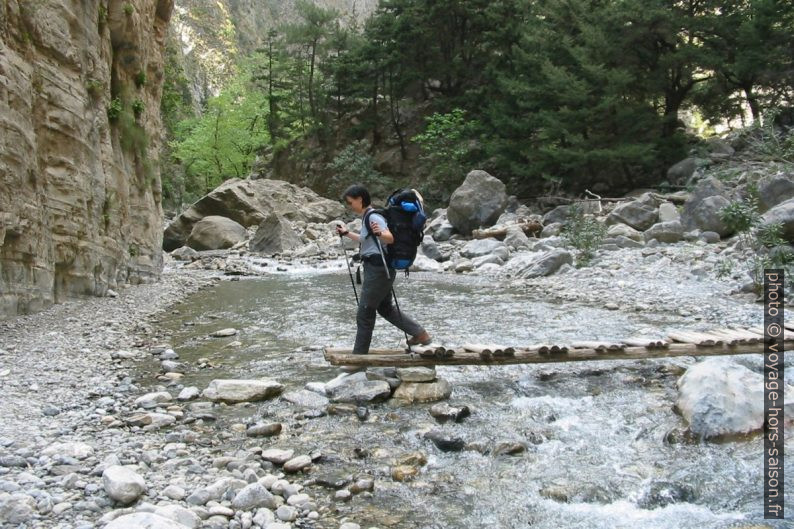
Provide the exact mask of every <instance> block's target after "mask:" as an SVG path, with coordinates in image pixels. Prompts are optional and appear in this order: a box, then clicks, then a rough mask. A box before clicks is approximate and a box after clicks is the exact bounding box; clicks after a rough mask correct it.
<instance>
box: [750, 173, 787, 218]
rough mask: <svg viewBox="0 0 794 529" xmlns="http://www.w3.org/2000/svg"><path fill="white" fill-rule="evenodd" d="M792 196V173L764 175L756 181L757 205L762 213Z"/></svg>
mask: <svg viewBox="0 0 794 529" xmlns="http://www.w3.org/2000/svg"><path fill="white" fill-rule="evenodd" d="M790 198H794V174H777V175H772V176H765V177H763V178H761V179H760V180H759V181H758V207H759V209H760V210H761V212H762V213H763V212H764V211H767V210H769V209H772V208H773V207H775V206H777V205H778V204H780V203H782V202H785V201H786V200H788V199H790Z"/></svg>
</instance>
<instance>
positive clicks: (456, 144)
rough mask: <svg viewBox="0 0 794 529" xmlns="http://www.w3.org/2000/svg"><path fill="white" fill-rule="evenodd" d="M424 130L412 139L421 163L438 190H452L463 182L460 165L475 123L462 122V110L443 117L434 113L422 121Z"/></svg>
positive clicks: (462, 169)
mask: <svg viewBox="0 0 794 529" xmlns="http://www.w3.org/2000/svg"><path fill="white" fill-rule="evenodd" d="M426 123H427V125H426V127H425V131H424V132H423V133H421V134H417V135H416V136H414V137H413V138H412V140H413V141H414V142H415V143H417V144H419V146H420V148H421V150H422V160H423V161H424V162H425V166H426V167H427V168H428V171H429V173H430V176H431V177H432V178H433V179H435V180H436V181H437V182H438V184H440V187H441V188H442V189H454V188H455V187H457V185H459V184H460V182H461V181H462V180H463V177H464V176H465V175H464V172H465V168H464V165H463V162H464V160H465V158H466V155H467V154H468V152H469V148H468V147H469V142H470V134H471V131H472V130H473V129H474V128H475V127H476V125H477V124H476V123H475V122H468V121H466V111H464V110H463V109H461V108H455V109H453V110H452V111H451V112H449V113H447V114H439V113H435V114H433V115H431V116H428V117H427V119H426Z"/></svg>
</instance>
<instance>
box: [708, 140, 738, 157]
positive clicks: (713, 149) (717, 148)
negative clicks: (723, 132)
mask: <svg viewBox="0 0 794 529" xmlns="http://www.w3.org/2000/svg"><path fill="white" fill-rule="evenodd" d="M706 146H707V147H708V149H709V154H715V155H718V157H719V156H724V157H729V156H733V154H734V153H735V152H736V150H735V149H734V148H733V147H732V146H731V144H730V143H728V142H727V141H725V140H724V139H722V138H718V137H716V136H713V137H711V138H709V139H707V140H706Z"/></svg>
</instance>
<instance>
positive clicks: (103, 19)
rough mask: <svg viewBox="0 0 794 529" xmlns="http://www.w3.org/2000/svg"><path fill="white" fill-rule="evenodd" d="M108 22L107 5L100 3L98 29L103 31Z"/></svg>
mask: <svg viewBox="0 0 794 529" xmlns="http://www.w3.org/2000/svg"><path fill="white" fill-rule="evenodd" d="M107 22H108V8H107V6H106V5H105V4H102V3H100V4H99V7H98V8H97V27H98V28H99V30H100V31H101V30H102V28H104V27H105V24H107Z"/></svg>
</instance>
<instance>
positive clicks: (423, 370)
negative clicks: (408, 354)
mask: <svg viewBox="0 0 794 529" xmlns="http://www.w3.org/2000/svg"><path fill="white" fill-rule="evenodd" d="M397 378H399V379H400V380H402V381H403V382H433V381H434V380H435V379H436V370H435V369H431V368H429V367H403V368H399V369H397Z"/></svg>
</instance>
